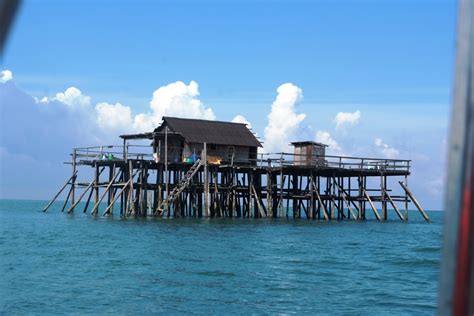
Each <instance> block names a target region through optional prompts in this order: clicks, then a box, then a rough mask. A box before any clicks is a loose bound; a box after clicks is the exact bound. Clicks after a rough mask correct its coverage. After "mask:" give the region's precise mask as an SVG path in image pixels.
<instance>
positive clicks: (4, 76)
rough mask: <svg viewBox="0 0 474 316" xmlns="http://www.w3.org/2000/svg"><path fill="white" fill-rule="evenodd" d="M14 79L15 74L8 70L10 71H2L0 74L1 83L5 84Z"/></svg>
mask: <svg viewBox="0 0 474 316" xmlns="http://www.w3.org/2000/svg"><path fill="white" fill-rule="evenodd" d="M12 79H13V73H12V72H11V71H10V70H8V69H5V70H2V71H1V72H0V82H1V83H5V82H7V81H10V80H12Z"/></svg>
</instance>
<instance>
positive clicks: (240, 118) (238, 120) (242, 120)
mask: <svg viewBox="0 0 474 316" xmlns="http://www.w3.org/2000/svg"><path fill="white" fill-rule="evenodd" d="M232 122H233V123H242V124H247V127H248V128H252V124H250V122H249V121H247V119H246V118H245V117H244V116H242V115H240V114H239V115H236V116H235V117H234V118H233V119H232Z"/></svg>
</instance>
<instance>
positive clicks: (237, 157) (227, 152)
mask: <svg viewBox="0 0 474 316" xmlns="http://www.w3.org/2000/svg"><path fill="white" fill-rule="evenodd" d="M168 146H169V148H168V161H169V162H182V161H183V158H191V157H192V156H193V154H194V153H195V154H196V156H198V157H201V155H202V150H203V149H204V144H202V143H186V142H184V141H183V140H182V139H179V138H178V137H168ZM157 147H158V146H157ZM231 148H233V149H231ZM232 150H233V152H234V162H235V163H239V162H241V163H248V162H249V155H250V151H251V149H250V147H243V146H228V145H214V144H208V145H207V155H208V156H209V157H212V158H216V159H219V160H221V161H222V163H230V161H231V159H232ZM255 151H256V149H255ZM159 153H160V161H162V162H163V161H164V160H165V154H164V153H165V145H164V141H163V140H161V142H160V150H159Z"/></svg>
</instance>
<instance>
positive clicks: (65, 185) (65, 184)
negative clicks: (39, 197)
mask: <svg viewBox="0 0 474 316" xmlns="http://www.w3.org/2000/svg"><path fill="white" fill-rule="evenodd" d="M76 175H77V170H76V172H75V173H74V174H73V175H72V176H71V177H70V178H69V179H67V181H66V183H64V185H63V186H62V187H61V189H59V191H58V193H56V195H55V196H54V197H53V199H52V200H51V202H49V203H48V205H46V206H45V207H44V208H43V210H42V211H43V212H46V211H47V210H48V209H49V207H50V206H51V205H52V204H53V203H54V201H56V199H57V198H58V196H59V195H60V194H61V193H62V192H63V191H64V189H65V188H66V187H67V185H68V184H71V180H72V178H74V177H76Z"/></svg>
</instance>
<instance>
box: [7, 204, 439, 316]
mask: <svg viewBox="0 0 474 316" xmlns="http://www.w3.org/2000/svg"><path fill="white" fill-rule="evenodd" d="M44 204H45V202H44V201H11V200H3V201H0V258H1V260H0V274H1V277H0V313H1V314H5V313H6V314H11V313H20V314H23V313H46V314H49V313H79V314H84V313H94V314H102V313H115V312H118V313H122V314H152V313H160V312H161V313H169V314H181V313H197V314H209V313H211V314H229V313H232V314H250V313H253V314H274V313H284V314H294V313H295V314H318V313H319V314H341V315H368V314H376V315H380V314H390V315H393V314H429V315H431V314H434V313H436V297H437V291H438V274H439V267H440V251H441V231H442V216H443V213H442V212H429V214H430V216H431V218H432V219H433V223H431V224H428V223H425V222H424V221H423V220H422V218H421V216H420V215H419V214H417V213H416V212H411V214H410V215H411V219H410V222H409V223H401V222H399V221H397V220H395V218H394V216H393V215H392V217H393V218H394V219H393V220H391V221H389V222H386V223H378V222H375V221H373V220H370V221H367V222H337V221H333V222H329V223H326V222H324V221H320V222H318V221H308V220H304V219H302V220H293V219H289V220H268V219H264V220H249V219H233V220H232V219H154V220H153V219H152V220H150V219H149V220H143V219H127V220H121V219H120V218H119V217H118V216H116V217H114V218H101V217H98V218H93V217H91V216H90V215H88V216H85V215H83V214H82V213H81V214H79V213H76V214H75V215H72V216H68V215H66V214H63V213H60V212H59V211H58V209H60V205H59V204H58V205H55V206H54V207H53V208H52V209H51V210H50V211H49V212H48V213H41V212H40V211H39V210H40V209H41V208H42V207H43V206H44Z"/></svg>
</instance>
